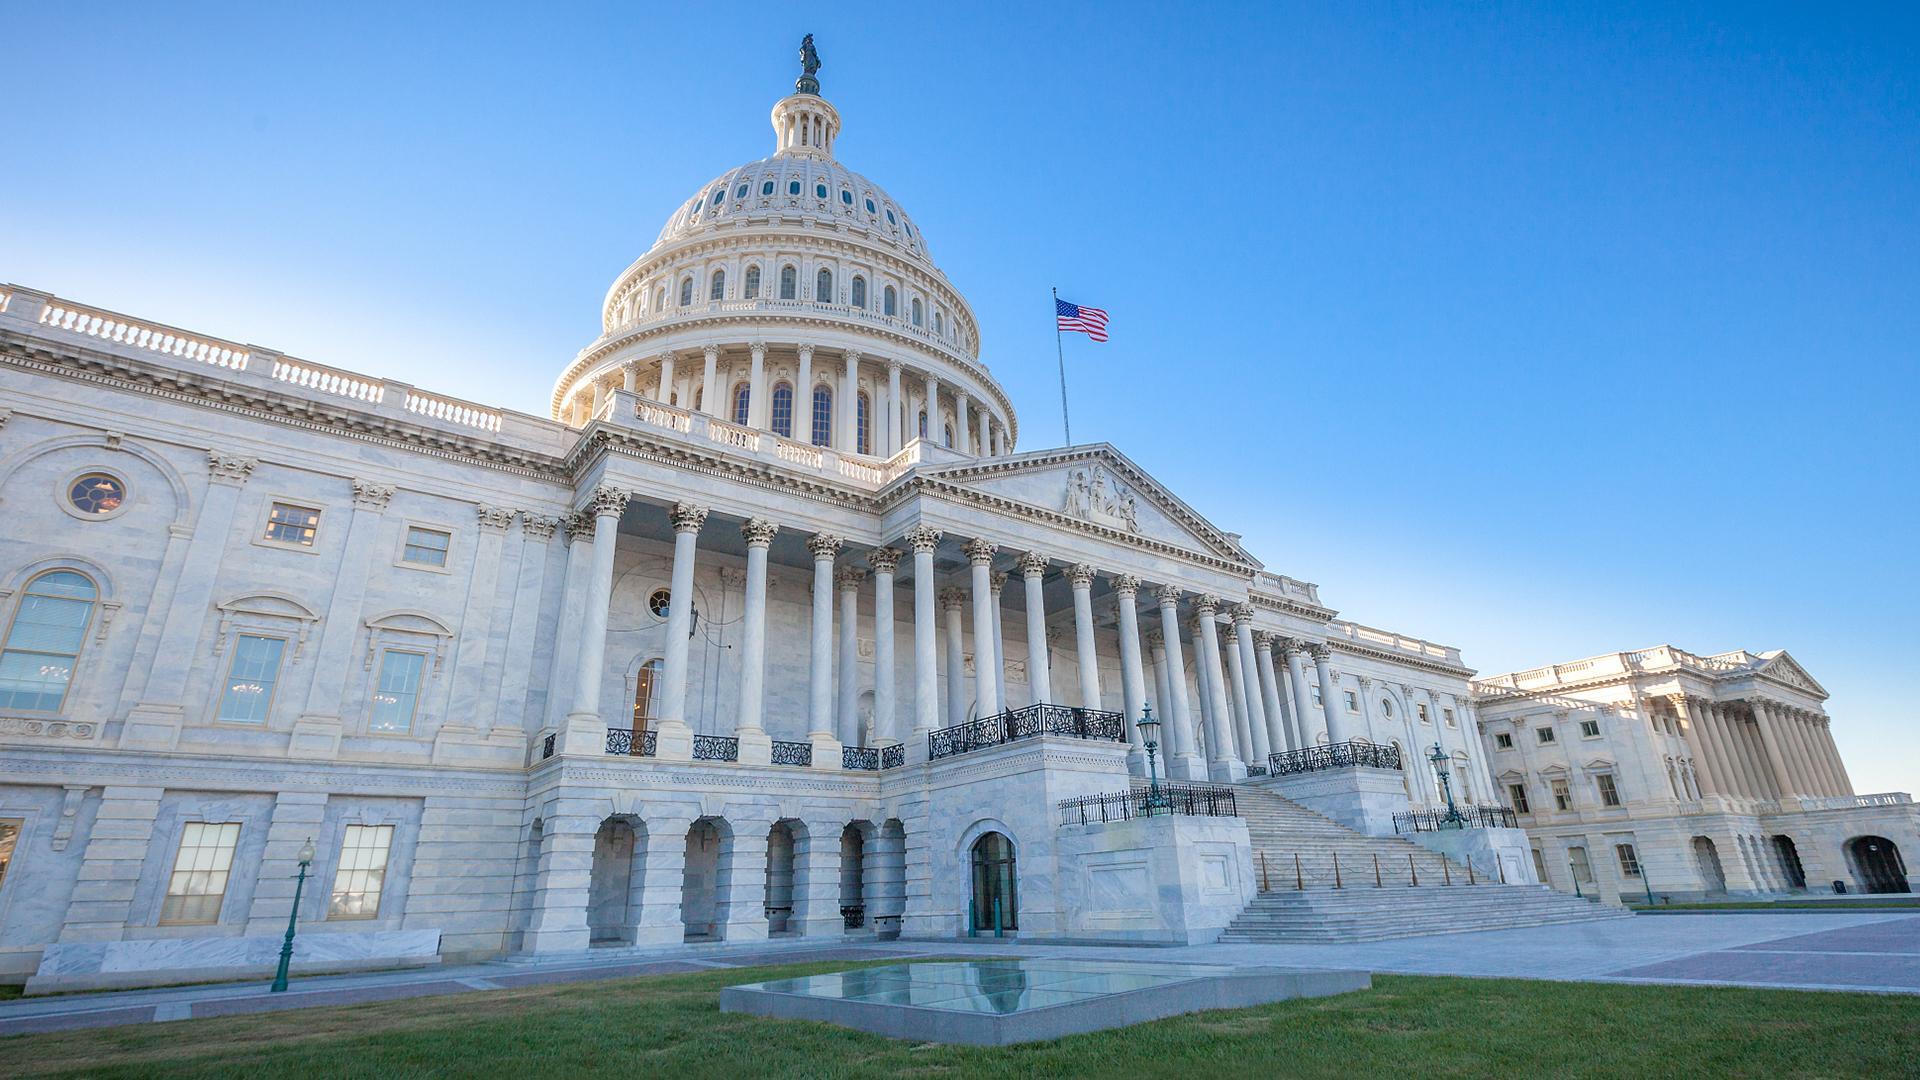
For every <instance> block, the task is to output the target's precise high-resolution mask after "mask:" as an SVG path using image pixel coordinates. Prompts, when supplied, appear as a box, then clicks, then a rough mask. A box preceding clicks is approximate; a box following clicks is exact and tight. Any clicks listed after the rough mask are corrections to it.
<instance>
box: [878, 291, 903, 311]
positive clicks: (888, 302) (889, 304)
mask: <svg viewBox="0 0 1920 1080" xmlns="http://www.w3.org/2000/svg"><path fill="white" fill-rule="evenodd" d="M880 314H882V315H898V314H900V294H898V293H896V292H894V291H893V286H891V285H889V286H887V288H886V291H885V292H882V293H881V294H880Z"/></svg>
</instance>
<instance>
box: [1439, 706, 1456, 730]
mask: <svg viewBox="0 0 1920 1080" xmlns="http://www.w3.org/2000/svg"><path fill="white" fill-rule="evenodd" d="M1440 715H1441V716H1443V717H1445V718H1446V721H1447V726H1448V727H1459V726H1460V725H1459V724H1457V723H1455V722H1454V720H1453V710H1452V709H1441V710H1440Z"/></svg>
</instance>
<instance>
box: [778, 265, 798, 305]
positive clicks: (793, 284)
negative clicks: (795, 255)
mask: <svg viewBox="0 0 1920 1080" xmlns="http://www.w3.org/2000/svg"><path fill="white" fill-rule="evenodd" d="M799 289H800V272H799V271H798V270H795V269H794V268H793V265H792V264H791V263H789V264H787V265H786V266H783V267H781V268H780V299H782V300H793V299H796V298H797V297H796V294H797V293H798V292H799Z"/></svg>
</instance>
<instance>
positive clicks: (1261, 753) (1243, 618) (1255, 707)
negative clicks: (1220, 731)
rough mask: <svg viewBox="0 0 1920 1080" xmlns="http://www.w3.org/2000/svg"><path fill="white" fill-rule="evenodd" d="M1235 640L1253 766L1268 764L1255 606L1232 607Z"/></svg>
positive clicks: (1237, 686) (1238, 685) (1237, 687)
mask: <svg viewBox="0 0 1920 1080" xmlns="http://www.w3.org/2000/svg"><path fill="white" fill-rule="evenodd" d="M1233 640H1234V644H1235V645H1236V646H1238V648H1239V655H1240V671H1241V672H1242V678H1241V679H1240V680H1239V681H1238V682H1236V683H1235V690H1234V693H1236V694H1240V695H1242V700H1244V701H1245V702H1246V703H1247V734H1248V736H1249V745H1250V747H1251V751H1252V754H1253V756H1252V757H1251V758H1249V759H1248V761H1249V762H1250V763H1257V764H1260V765H1263V766H1264V765H1265V764H1266V763H1267V755H1268V754H1270V753H1272V752H1273V750H1272V744H1271V743H1270V742H1269V741H1268V739H1267V709H1266V702H1265V700H1264V699H1263V698H1262V696H1261V689H1260V669H1259V662H1260V661H1259V658H1258V657H1257V656H1255V655H1254V652H1253V605H1252V604H1235V605H1234V607H1233Z"/></svg>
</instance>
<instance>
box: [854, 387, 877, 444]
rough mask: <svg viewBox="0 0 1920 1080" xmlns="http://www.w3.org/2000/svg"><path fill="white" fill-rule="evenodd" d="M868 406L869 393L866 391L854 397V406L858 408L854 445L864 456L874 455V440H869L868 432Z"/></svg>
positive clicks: (855, 416) (855, 415)
mask: <svg viewBox="0 0 1920 1080" xmlns="http://www.w3.org/2000/svg"><path fill="white" fill-rule="evenodd" d="M867 404H868V400H867V392H866V391H865V390H862V391H860V392H859V393H858V394H856V395H854V405H855V407H856V409H855V413H854V445H855V446H857V447H859V450H860V453H862V454H871V453H873V440H872V439H870V438H868V432H867V428H868V425H867Z"/></svg>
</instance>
